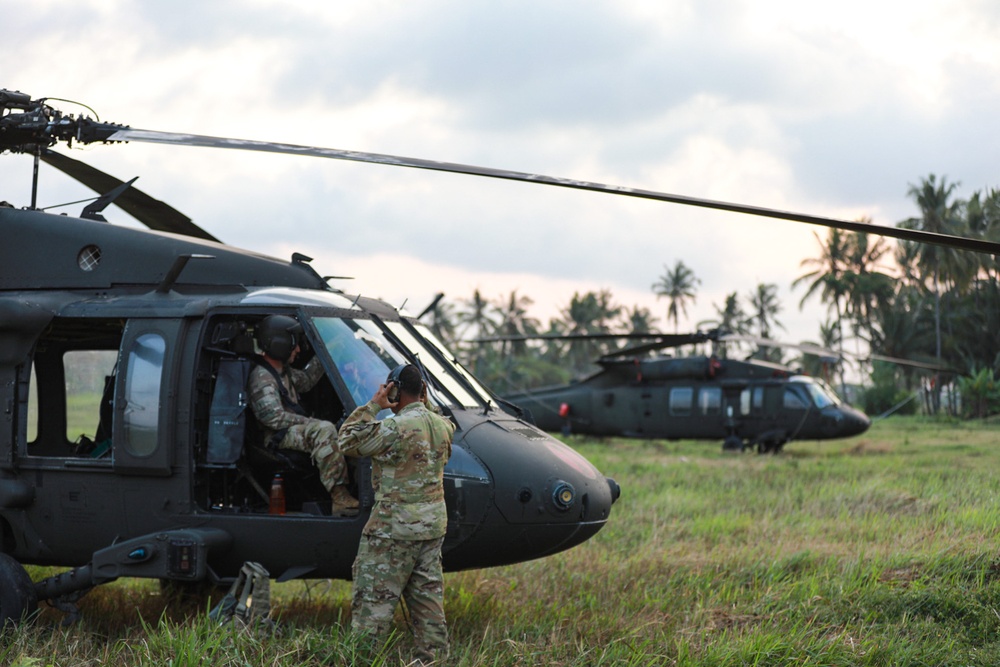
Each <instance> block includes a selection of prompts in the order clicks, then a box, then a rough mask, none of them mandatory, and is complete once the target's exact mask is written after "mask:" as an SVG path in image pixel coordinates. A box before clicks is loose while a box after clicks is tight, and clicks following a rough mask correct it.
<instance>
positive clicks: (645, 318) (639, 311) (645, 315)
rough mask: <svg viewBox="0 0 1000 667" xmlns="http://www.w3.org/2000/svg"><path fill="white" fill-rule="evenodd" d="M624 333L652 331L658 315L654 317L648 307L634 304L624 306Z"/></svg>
mask: <svg viewBox="0 0 1000 667" xmlns="http://www.w3.org/2000/svg"><path fill="white" fill-rule="evenodd" d="M622 319H623V320H624V326H625V333H633V334H643V333H649V332H650V331H653V329H654V325H655V324H656V321H657V320H658V319H659V318H658V317H654V316H653V313H652V312H650V310H649V308H646V307H644V306H639V305H635V306H632V307H631V308H626V309H625V310H624V312H623V313H622Z"/></svg>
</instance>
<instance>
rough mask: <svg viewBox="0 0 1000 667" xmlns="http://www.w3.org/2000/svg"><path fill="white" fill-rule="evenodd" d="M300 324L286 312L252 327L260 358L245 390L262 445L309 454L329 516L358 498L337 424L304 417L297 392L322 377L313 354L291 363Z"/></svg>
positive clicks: (352, 509)
mask: <svg viewBox="0 0 1000 667" xmlns="http://www.w3.org/2000/svg"><path fill="white" fill-rule="evenodd" d="M301 333H302V325H301V324H300V323H299V322H298V321H297V320H296V319H295V318H293V317H289V316H287V315H270V316H268V317H266V318H264V319H263V320H262V321H261V322H260V324H258V325H257V327H256V337H257V345H258V346H259V347H260V350H261V352H262V357H263V360H262V361H259V362H258V363H257V364H256V365H255V366H254V368H253V370H251V371H250V378H249V380H248V381H247V390H248V392H249V394H250V405H251V408H252V409H253V413H254V416H255V417H257V421H258V422H259V423H260V425H261V427H262V429H263V431H264V442H263V443H261V444H262V445H263V446H264V447H268V448H277V449H295V450H298V451H301V452H306V453H307V454H311V455H312V458H313V460H314V461H315V462H316V467H317V468H319V474H320V480H321V481H322V482H323V486H325V487H326V489H327V490H328V491H329V492H330V498H331V499H332V501H333V514H335V515H337V514H340V515H343V514H351V513H356V512H357V509H358V501H357V499H356V498H354V497H353V496H352V495H351V493H350V491H348V489H347V483H348V477H347V464H346V463H345V462H344V455H343V454H341V453H340V449H339V448H338V447H337V427H336V426H334V425H333V424H331V423H330V422H328V421H324V420H322V419H315V418H313V417H309V416H307V415H306V411H305V410H304V409H303V408H302V406H301V405H299V393H300V392H306V391H309V390H310V389H312V388H313V387H314V386H315V385H316V383H317V382H318V381H319V379H320V378H321V377H322V376H323V367H322V366H321V365H320V363H319V361H318V360H317V359H316V358H313V360H312V361H310V362H309V364H308V365H306V367H305V368H304V369H302V370H299V369H297V368H293V367H292V365H291V364H292V362H294V361H295V357H296V356H297V355H298V353H299V352H300V349H299V344H298V336H299V335H300V334H301Z"/></svg>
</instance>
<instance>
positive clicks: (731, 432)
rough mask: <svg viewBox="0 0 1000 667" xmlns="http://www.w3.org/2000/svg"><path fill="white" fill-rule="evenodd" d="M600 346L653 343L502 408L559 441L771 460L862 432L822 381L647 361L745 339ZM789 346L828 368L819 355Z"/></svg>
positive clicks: (695, 362) (709, 358)
mask: <svg viewBox="0 0 1000 667" xmlns="http://www.w3.org/2000/svg"><path fill="white" fill-rule="evenodd" d="M598 337H601V336H598ZM604 337H606V338H623V337H627V338H640V339H655V340H653V342H649V343H645V344H642V345H636V346H633V347H627V348H625V349H622V350H617V351H615V352H611V353H609V354H606V355H604V356H602V357H601V358H599V359H597V361H596V362H595V363H596V364H597V365H599V366H600V367H601V370H599V371H597V372H595V373H593V374H591V375H589V376H587V377H585V378H582V379H581V380H579V381H577V382H572V383H570V384H565V385H558V386H551V387H540V388H537V389H530V390H527V389H526V390H521V391H519V392H517V393H503V394H502V395H503V397H504V399H506V400H507V401H510V402H511V403H514V404H516V405H518V406H519V407H521V408H525V409H527V410H529V411H530V412H531V416H532V418H533V420H534V423H535V424H536V425H538V426H539V428H543V429H545V430H547V431H561V432H562V433H563V434H564V435H565V434H569V433H571V432H572V433H583V434H590V435H599V436H609V435H616V436H624V437H634V438H666V439H681V438H684V439H691V440H714V441H719V440H721V441H722V446H723V449H726V450H737V451H743V450H744V449H745V448H747V447H756V449H757V451H758V452H760V453H767V452H777V451H779V450H780V449H781V448H782V447H783V446H784V445H785V444H786V443H788V442H790V441H792V440H828V439H833V438H847V437H850V436H853V435H858V434H860V433H864V432H865V431H866V430H867V429H868V427H869V426H870V425H871V420H870V419H869V418H868V416H867V415H865V414H864V413H863V412H861V411H859V410H856V409H855V408H853V407H851V406H850V405H848V404H847V403H845V402H844V401H842V400H841V399H840V398H839V397H838V396H837V394H836V392H834V391H833V389H831V388H830V387H829V386H828V385H827V384H826V383H825V382H824V381H823V380H821V379H818V378H813V377H809V376H807V375H804V374H802V373H801V372H798V371H795V370H793V369H791V368H789V367H787V366H783V365H780V364H775V363H771V362H768V361H762V360H759V359H746V360H737V359H731V358H725V357H719V356H716V355H715V354H711V355H697V356H689V357H670V356H663V355H658V356H649V353H651V352H654V351H656V350H660V349H663V348H668V347H679V346H681V345H689V344H694V343H703V342H712V343H713V344H715V343H719V342H723V341H726V340H730V341H734V340H739V339H745V338H746V337H736V336H731V335H728V334H724V333H722V332H719V331H718V330H713V331H709V332H696V333H691V334H636V335H628V336H620V335H616V334H608V335H607V336H604ZM537 338H553V339H559V338H584V339H593V338H594V336H593V335H589V336H588V335H586V334H583V335H581V336H579V337H577V336H544V335H542V336H538V337H537ZM487 340H498V339H487ZM759 342H761V343H765V344H778V343H775V342H774V341H759ZM793 347H798V348H799V349H803V350H804V351H806V352H811V353H813V354H820V355H824V359H826V358H829V359H830V360H833V361H836V356H831V355H834V353H832V352H829V351H825V350H822V349H820V348H815V349H808V350H807V349H805V348H804V346H793Z"/></svg>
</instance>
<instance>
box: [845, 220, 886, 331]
mask: <svg viewBox="0 0 1000 667" xmlns="http://www.w3.org/2000/svg"><path fill="white" fill-rule="evenodd" d="M860 222H864V223H867V224H871V219H862V220H860ZM887 252H889V242H888V241H887V240H886V239H885V238H884V237H881V236H877V237H873V236H871V235H869V234H851V235H850V236H849V237H848V244H847V271H846V273H845V275H844V282H845V283H846V285H847V295H848V296H847V313H848V314H849V315H850V316H851V319H853V320H854V334H855V336H859V335H860V334H861V333H862V332H864V333H865V334H866V336H867V340H868V342H869V343H870V342H871V339H872V329H873V327H872V317H873V315H874V312H875V310H876V309H878V308H880V307H883V306H885V305H886V304H887V303H889V301H890V300H891V299H892V296H893V294H894V292H895V281H894V280H893V278H892V277H891V276H889V275H888V274H885V273H883V272H881V271H879V270H878V268H879V264H880V262H881V261H882V258H883V257H884V256H885V254H886V253H887Z"/></svg>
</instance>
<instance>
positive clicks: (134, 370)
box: [112, 319, 182, 476]
mask: <svg viewBox="0 0 1000 667" xmlns="http://www.w3.org/2000/svg"><path fill="white" fill-rule="evenodd" d="M181 325H182V321H181V320H177V319H131V320H129V321H128V324H127V325H126V327H125V332H124V336H123V339H122V346H121V350H120V352H119V354H118V365H117V370H116V377H115V381H114V386H115V400H114V417H113V419H114V428H113V429H112V431H113V447H114V452H115V454H114V469H115V471H116V472H119V473H123V474H135V475H160V476H166V475H169V474H170V472H171V469H170V465H171V462H172V457H171V456H170V454H171V447H170V444H171V443H172V442H173V441H174V437H175V423H174V422H175V421H176V420H174V419H172V418H171V415H173V414H174V409H175V406H176V389H175V388H176V386H177V380H176V378H175V377H174V373H173V369H174V368H175V364H174V358H175V357H176V355H177V353H178V352H177V349H176V348H177V347H178V341H179V340H180V331H181Z"/></svg>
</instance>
